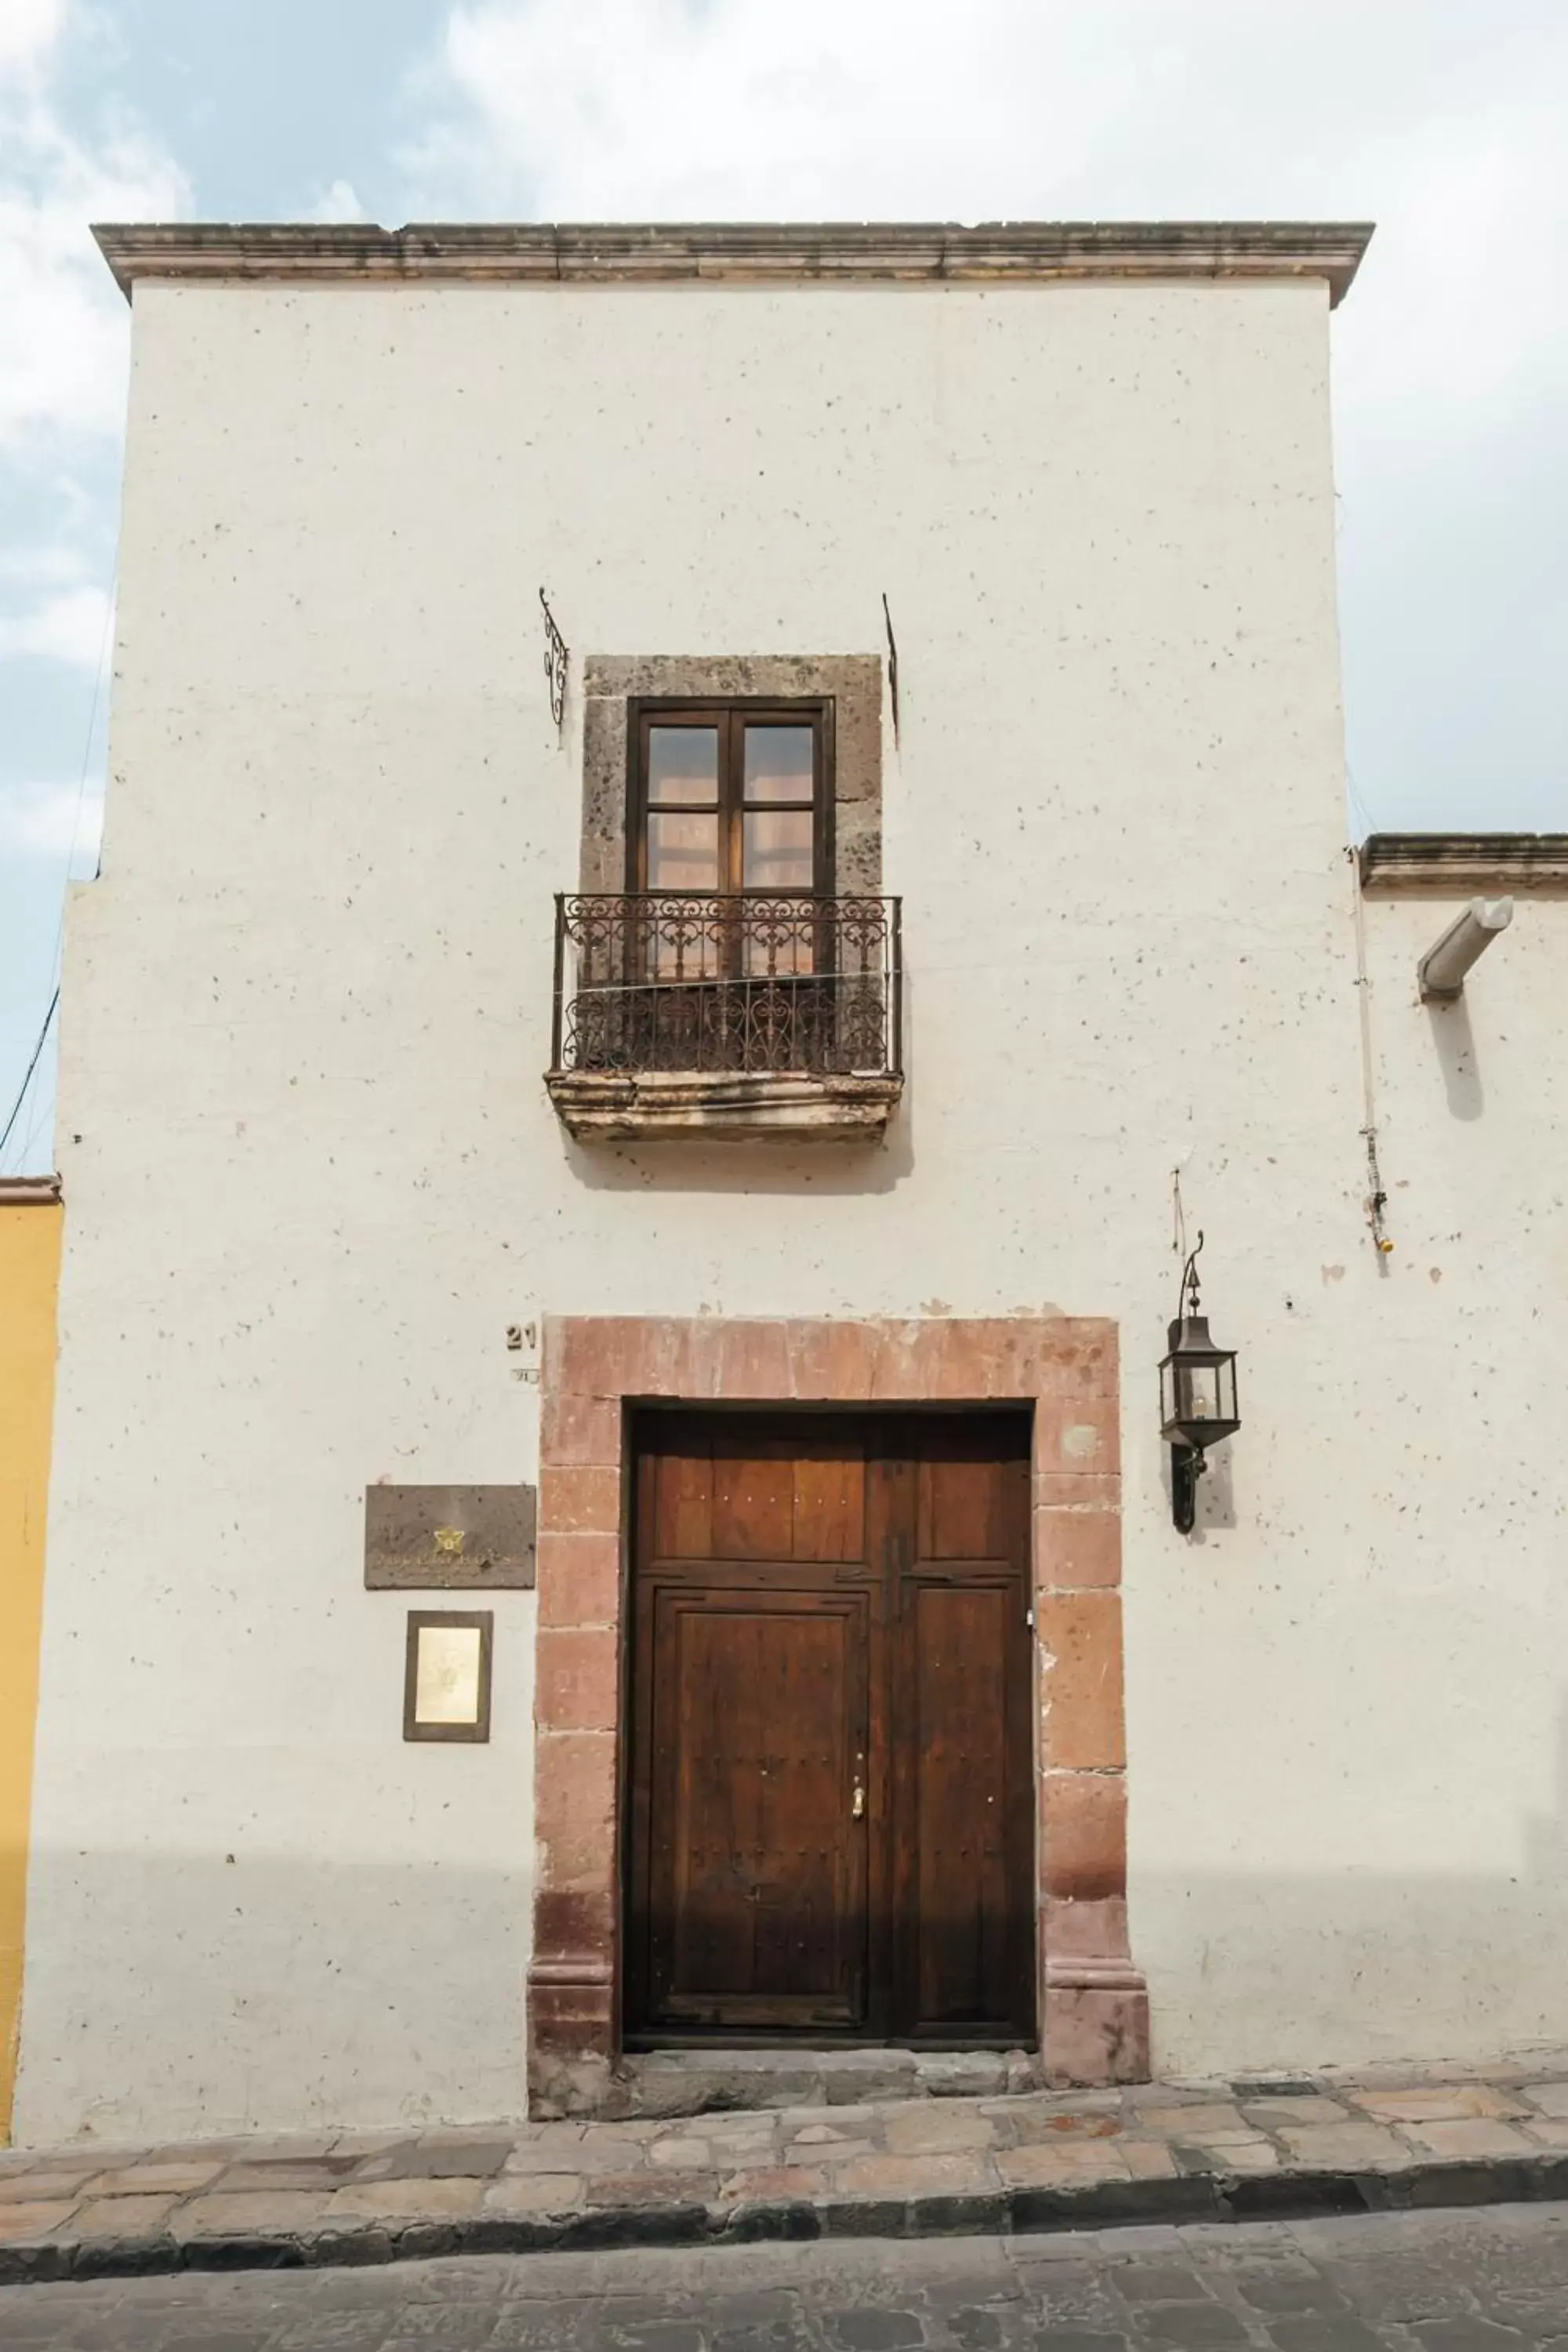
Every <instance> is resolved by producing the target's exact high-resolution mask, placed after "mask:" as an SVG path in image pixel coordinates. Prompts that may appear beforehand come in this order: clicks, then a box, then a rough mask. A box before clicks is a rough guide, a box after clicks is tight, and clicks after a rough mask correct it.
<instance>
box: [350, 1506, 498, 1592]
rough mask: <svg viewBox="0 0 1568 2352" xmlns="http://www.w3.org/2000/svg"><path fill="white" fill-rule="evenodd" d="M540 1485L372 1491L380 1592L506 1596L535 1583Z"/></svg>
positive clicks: (367, 1525) (367, 1565) (367, 1531)
mask: <svg viewBox="0 0 1568 2352" xmlns="http://www.w3.org/2000/svg"><path fill="white" fill-rule="evenodd" d="M538 1517H539V1508H538V1492H537V1489H536V1488H534V1487H532V1486H367V1487H366V1488H365V1490H364V1580H365V1584H366V1587H367V1588H368V1590H369V1591H372V1592H389V1591H390V1592H501V1591H516V1590H518V1589H519V1588H528V1587H531V1585H532V1583H533V1540H534V1529H535V1527H536V1525H537V1522H538Z"/></svg>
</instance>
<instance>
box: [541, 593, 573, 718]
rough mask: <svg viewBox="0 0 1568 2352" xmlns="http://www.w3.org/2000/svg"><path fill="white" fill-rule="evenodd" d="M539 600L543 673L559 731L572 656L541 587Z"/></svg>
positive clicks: (551, 710) (552, 713) (553, 716)
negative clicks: (542, 635)
mask: <svg viewBox="0 0 1568 2352" xmlns="http://www.w3.org/2000/svg"><path fill="white" fill-rule="evenodd" d="M539 602H540V604H541V606H542V609H543V613H544V675H545V677H546V678H547V679H548V680H549V682H550V716H551V717H552V719H554V721H555V727H556V731H557V733H559V732H560V728H561V721H562V719H563V716H564V714H565V709H566V670H567V666H568V664H569V663H570V661H571V658H572V656H571V655H570V654H569V653H568V652H567V650H566V640H565V638H564V637H563V635H562V634H561V632H560V630H559V629H558V628H557V627H556V625H555V615H554V614H553V613H552V611H551V609H550V602H549V599H548V597H547V596H546V595H545V593H544V591H543V589H541V590H540V592H539Z"/></svg>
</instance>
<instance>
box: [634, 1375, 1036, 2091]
mask: <svg viewBox="0 0 1568 2352" xmlns="http://www.w3.org/2000/svg"><path fill="white" fill-rule="evenodd" d="M1028 1449H1029V1430H1028V1423H1027V1418H1026V1416H1025V1415H1022V1414H1014V1413H999V1412H972V1413H962V1414H960V1413H936V1412H932V1413H929V1414H916V1413H901V1414H891V1413H888V1414H868V1415H865V1416H862V1417H857V1418H855V1419H853V1420H851V1419H849V1418H847V1417H845V1416H840V1415H837V1414H835V1415H831V1416H829V1415H826V1414H796V1415H794V1416H784V1415H780V1414H772V1413H769V1414H765V1415H764V1414H763V1413H749V1412H740V1411H735V1412H728V1413H710V1414H699V1413H696V1412H686V1411H668V1412H649V1413H647V1416H646V1417H645V1418H644V1419H643V1420H642V1421H641V1422H640V1423H639V1425H638V1429H637V1492H636V1523H635V1531H634V1542H633V1580H632V1581H633V1601H634V1607H633V1617H632V1651H631V1740H630V1770H629V1775H628V1788H627V1794H626V1841H625V1851H626V1928H627V1934H626V2020H625V2024H626V2039H627V2041H628V2042H630V2043H631V2044H632V2045H633V2046H637V2044H639V2043H640V2044H641V2045H642V2046H645V2047H646V2046H647V2045H648V2044H649V2043H650V2042H654V2043H657V2042H661V2041H662V2042H671V2041H678V2042H689V2041H699V2040H701V2039H704V2038H710V2039H717V2040H725V2041H730V2042H736V2041H747V2040H750V2041H756V2042H773V2041H778V2040H783V2039H788V2038H790V2037H792V2036H802V2037H805V2038H807V2039H809V2040H813V2041H817V2042H824V2041H828V2042H830V2041H845V2042H853V2041H867V2042H925V2043H927V2044H931V2043H937V2044H941V2043H944V2042H945V2043H947V2044H949V2045H960V2046H962V2045H967V2046H974V2045H977V2044H979V2045H983V2044H984V2043H987V2042H1006V2043H1014V2042H1027V2041H1032V2040H1033V2038H1034V2032H1035V1995H1034V1976H1035V1969H1034V1937H1035V1925H1034V1916H1035V1906H1034V1899H1033V1887H1034V1787H1033V1767H1032V1742H1031V1738H1030V1724H1029V1717H1030V1690H1031V1681H1030V1637H1029V1632H1028V1626H1029V1615H1028V1612H1029V1605H1030V1592H1029V1564H1028V1563H1029V1547H1028V1528H1029V1510H1028V1500H1029V1484H1028V1479H1029V1473H1028Z"/></svg>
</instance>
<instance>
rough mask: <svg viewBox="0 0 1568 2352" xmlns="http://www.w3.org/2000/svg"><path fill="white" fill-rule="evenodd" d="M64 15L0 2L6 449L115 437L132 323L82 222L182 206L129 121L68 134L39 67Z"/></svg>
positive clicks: (170, 169)
mask: <svg viewBox="0 0 1568 2352" xmlns="http://www.w3.org/2000/svg"><path fill="white" fill-rule="evenodd" d="M66 17H67V11H66V6H65V0H54V5H52V6H46V5H42V0H0V27H3V28H4V29H3V30H0V453H3V452H4V451H5V450H6V449H7V448H9V449H10V450H12V451H13V452H16V451H20V450H24V449H30V448H33V447H35V446H37V444H39V443H46V444H53V445H61V444H68V441H69V438H70V436H72V435H76V434H86V435H89V436H93V437H94V438H98V439H102V440H109V441H111V440H112V438H113V436H115V435H116V434H117V433H118V432H119V430H120V428H121V419H122V413H123V408H124V399H125V389H124V387H125V364H126V352H127V350H128V346H129V314H128V311H127V309H126V305H125V302H124V300H123V299H122V297H121V295H120V293H119V291H118V290H117V289H116V288H115V286H114V284H113V281H112V280H111V278H110V275H109V272H108V270H107V269H106V268H105V267H104V263H103V258H102V256H101V255H100V253H99V251H98V248H97V247H96V246H95V245H94V244H93V242H92V238H91V236H90V235H89V224H90V223H91V222H93V221H95V220H158V219H167V218H170V217H171V216H174V215H178V214H180V213H183V212H184V211H186V210H188V208H189V201H190V191H189V188H188V186H187V184H186V181H185V178H184V173H182V172H181V171H180V169H179V167H178V165H177V164H176V163H174V159H173V157H172V156H170V155H169V154H168V153H167V152H165V151H164V150H163V148H162V147H161V146H160V145H159V144H158V142H156V141H155V140H154V139H153V138H152V137H151V136H150V135H149V134H148V133H147V132H146V131H144V130H143V129H142V128H141V126H140V125H138V124H137V123H135V122H133V121H118V122H115V123H112V124H110V125H109V126H108V127H107V128H106V129H105V130H104V131H102V133H101V135H100V136H98V137H95V138H93V139H90V140H89V139H86V138H83V137H82V136H80V135H79V134H78V133H77V132H75V131H71V130H68V128H67V127H66V125H65V123H64V121H62V119H61V116H60V113H59V110H58V106H57V104H56V103H55V102H54V100H53V97H52V93H51V86H50V83H49V80H48V77H47V72H46V70H45V68H47V65H48V64H49V62H50V61H51V59H52V58H53V56H54V52H55V47H56V45H57V44H58V37H59V35H60V33H61V31H62V29H63V27H64V26H65V23H66Z"/></svg>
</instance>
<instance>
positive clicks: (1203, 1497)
mask: <svg viewBox="0 0 1568 2352" xmlns="http://www.w3.org/2000/svg"><path fill="white" fill-rule="evenodd" d="M1160 1456H1161V1478H1162V1483H1163V1486H1164V1490H1165V1517H1167V1519H1168V1518H1169V1517H1170V1516H1171V1458H1172V1457H1171V1449H1170V1447H1169V1446H1168V1445H1162V1446H1161V1448H1160ZM1235 1481H1236V1470H1235V1463H1234V1449H1233V1445H1232V1442H1231V1440H1230V1439H1228V1438H1227V1439H1226V1442H1225V1444H1223V1445H1218V1446H1216V1447H1215V1450H1214V1452H1213V1453H1212V1454H1205V1457H1204V1472H1203V1475H1202V1476H1201V1477H1200V1478H1199V1480H1198V1482H1197V1487H1196V1490H1195V1505H1196V1508H1195V1514H1194V1520H1193V1530H1192V1533H1191V1535H1189V1536H1184V1537H1183V1538H1181V1541H1183V1542H1184V1543H1190V1544H1201V1543H1202V1542H1203V1540H1204V1536H1205V1530H1206V1529H1207V1528H1234V1527H1235V1525H1236V1483H1235Z"/></svg>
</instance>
